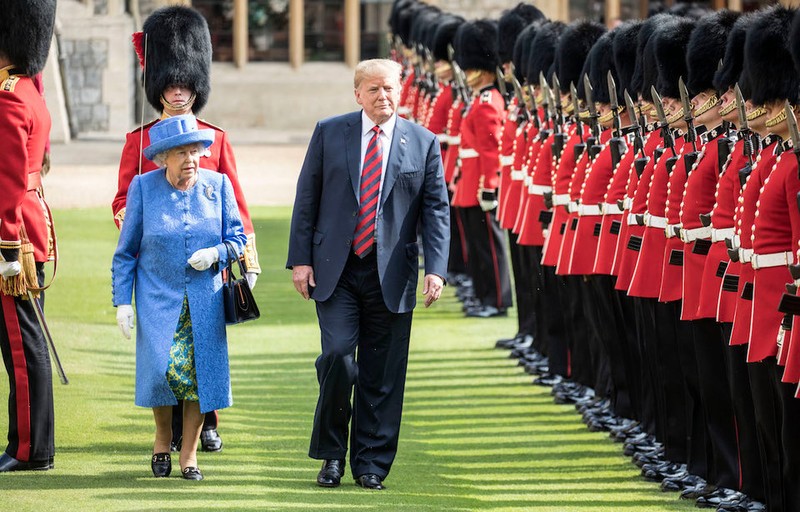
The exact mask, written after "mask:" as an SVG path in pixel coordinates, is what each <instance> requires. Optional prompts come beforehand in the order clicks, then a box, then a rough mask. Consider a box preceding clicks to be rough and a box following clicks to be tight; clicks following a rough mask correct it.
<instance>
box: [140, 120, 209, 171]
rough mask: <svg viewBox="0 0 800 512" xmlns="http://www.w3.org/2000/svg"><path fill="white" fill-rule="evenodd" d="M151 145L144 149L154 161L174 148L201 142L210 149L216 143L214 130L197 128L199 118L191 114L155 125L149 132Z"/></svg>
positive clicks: (146, 155) (146, 154) (145, 153)
mask: <svg viewBox="0 0 800 512" xmlns="http://www.w3.org/2000/svg"><path fill="white" fill-rule="evenodd" d="M147 133H148V134H149V135H150V145H149V146H147V147H146V148H144V156H145V157H147V159H148V160H153V158H155V156H156V155H157V154H159V153H163V152H164V151H167V150H169V149H172V148H177V147H179V146H185V145H186V144H193V143H195V142H200V143H202V144H203V147H206V148H207V147H208V146H210V145H211V144H213V142H214V130H212V129H210V128H207V129H203V130H200V129H199V128H198V127H197V118H196V117H194V116H193V115H191V114H186V115H182V116H172V117H167V118H166V119H162V120H161V121H159V122H157V123H156V124H154V125H153V126H152V127H151V128H150V130H149V131H148V132H147Z"/></svg>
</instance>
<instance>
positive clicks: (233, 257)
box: [223, 241, 246, 283]
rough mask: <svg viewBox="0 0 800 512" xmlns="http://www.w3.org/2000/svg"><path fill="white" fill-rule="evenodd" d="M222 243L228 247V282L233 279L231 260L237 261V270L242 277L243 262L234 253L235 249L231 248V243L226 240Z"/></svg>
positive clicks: (243, 270)
mask: <svg viewBox="0 0 800 512" xmlns="http://www.w3.org/2000/svg"><path fill="white" fill-rule="evenodd" d="M223 243H224V244H225V247H226V248H227V249H228V282H229V283H230V282H232V281H233V278H234V276H233V268H232V265H231V264H230V262H231V261H234V260H235V261H236V262H238V263H239V272H240V273H241V277H244V274H245V272H246V270H245V268H244V263H242V260H241V259H239V256H238V255H237V254H236V249H234V248H233V244H232V243H230V242H228V241H225V242H223Z"/></svg>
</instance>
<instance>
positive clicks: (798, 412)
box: [774, 366, 800, 510]
mask: <svg viewBox="0 0 800 512" xmlns="http://www.w3.org/2000/svg"><path fill="white" fill-rule="evenodd" d="M782 377H783V367H780V366H778V367H776V368H775V381H774V382H775V389H776V391H777V393H778V396H779V398H780V404H781V445H782V447H783V452H782V458H783V465H782V467H781V473H782V474H783V504H784V510H800V435H798V425H800V400H798V399H797V398H795V397H794V393H795V391H796V390H797V384H787V383H785V382H782V381H781V379H782Z"/></svg>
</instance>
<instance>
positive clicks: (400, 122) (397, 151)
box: [378, 116, 408, 210]
mask: <svg viewBox="0 0 800 512" xmlns="http://www.w3.org/2000/svg"><path fill="white" fill-rule="evenodd" d="M406 122H407V121H406V120H405V119H403V118H401V117H399V116H398V117H397V124H395V127H394V134H393V135H392V144H391V147H390V149H389V161H388V162H387V163H386V177H384V178H383V192H381V201H380V204H379V208H378V209H379V210H380V208H382V207H383V203H384V202H386V198H387V197H389V193H390V192H391V191H392V187H393V186H394V182H395V181H396V180H397V175H398V174H399V173H400V164H402V163H403V158H404V157H405V155H406V147H407V146H408V143H407V140H408V136H407V135H406V126H405V123H406Z"/></svg>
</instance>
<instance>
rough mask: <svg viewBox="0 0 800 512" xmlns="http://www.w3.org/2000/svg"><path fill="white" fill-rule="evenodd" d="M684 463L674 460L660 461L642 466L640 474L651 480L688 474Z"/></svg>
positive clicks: (655, 480)
mask: <svg viewBox="0 0 800 512" xmlns="http://www.w3.org/2000/svg"><path fill="white" fill-rule="evenodd" d="M688 474H689V473H688V471H687V470H686V465H685V464H678V463H676V462H668V461H664V462H660V463H653V464H645V465H644V466H642V476H643V477H644V479H645V480H649V481H651V482H663V481H664V479H666V478H678V477H681V476H684V475H688Z"/></svg>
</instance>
